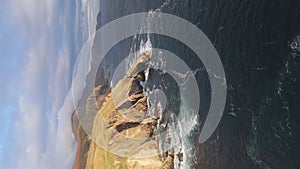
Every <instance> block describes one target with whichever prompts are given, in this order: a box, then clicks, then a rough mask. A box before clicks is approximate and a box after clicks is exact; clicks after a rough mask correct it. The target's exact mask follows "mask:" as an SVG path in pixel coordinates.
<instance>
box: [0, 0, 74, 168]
mask: <svg viewBox="0 0 300 169" xmlns="http://www.w3.org/2000/svg"><path fill="white" fill-rule="evenodd" d="M58 3H64V2H62V1H60V0H43V1H41V0H13V1H11V7H13V9H14V10H13V11H11V12H12V13H11V14H12V15H13V19H14V21H15V22H14V24H15V26H17V27H18V30H19V31H20V32H21V33H22V34H23V35H24V37H25V38H26V39H23V40H24V41H25V43H26V44H27V47H28V48H27V52H26V53H24V56H23V58H22V63H23V66H21V67H20V68H19V72H20V74H19V75H18V76H17V77H16V78H14V82H13V83H12V84H13V85H14V86H15V90H14V91H13V92H12V94H14V95H15V98H16V99H17V100H18V103H17V105H16V106H17V109H18V114H17V115H16V116H15V117H14V124H13V128H12V131H11V136H10V137H11V138H10V140H11V142H10V143H9V146H10V148H9V150H10V151H9V152H7V155H6V163H5V164H0V168H15V169H40V168H43V169H48V168H49V169H52V168H55V169H66V168H69V167H70V165H71V163H72V160H73V158H74V155H75V142H74V138H73V136H72V128H71V122H70V119H71V113H72V109H73V105H72V104H71V103H72V102H70V101H68V100H66V102H65V106H63V108H60V107H61V106H62V105H63V104H64V98H65V97H66V95H67V93H68V90H69V88H70V81H71V79H70V73H71V71H72V70H70V69H71V66H70V62H71V57H72V56H71V54H72V50H73V49H72V48H73V47H72V45H71V42H72V41H71V38H72V37H71V36H73V34H72V33H70V29H72V27H70V25H69V24H68V23H71V22H74V20H72V19H73V17H72V16H71V14H70V12H71V9H70V4H69V3H70V1H68V0H66V1H65V4H64V5H65V7H64V12H63V13H61V12H60V11H59V9H58V7H59V4H58ZM58 14H60V16H59V17H58V16H56V15H58ZM57 43H59V44H61V45H60V46H57ZM68 98H70V96H68ZM69 102H70V103H69Z"/></svg>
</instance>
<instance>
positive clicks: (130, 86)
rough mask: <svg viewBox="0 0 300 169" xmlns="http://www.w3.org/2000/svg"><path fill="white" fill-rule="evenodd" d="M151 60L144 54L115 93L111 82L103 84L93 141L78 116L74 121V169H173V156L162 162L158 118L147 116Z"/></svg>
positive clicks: (121, 81)
mask: <svg viewBox="0 0 300 169" xmlns="http://www.w3.org/2000/svg"><path fill="white" fill-rule="evenodd" d="M149 59H150V53H143V54H142V55H141V56H140V57H139V59H138V60H137V61H136V63H135V64H134V65H133V66H132V67H131V69H130V70H129V71H128V72H127V74H126V76H125V77H124V78H123V79H121V80H120V81H119V82H118V83H117V84H116V86H114V88H113V89H110V88H109V86H108V79H106V80H104V81H103V80H100V81H102V82H101V85H99V86H98V87H96V88H95V91H94V93H95V96H93V97H96V101H97V105H98V108H99V109H98V113H97V114H96V115H95V119H94V121H93V128H92V135H91V137H89V136H87V135H86V134H85V133H84V131H83V130H82V127H81V126H80V124H79V123H78V121H77V122H76V119H78V118H77V117H76V115H74V117H72V119H73V123H74V125H73V128H76V126H77V133H76V135H77V137H76V138H77V141H78V147H77V154H76V160H75V162H74V166H73V169H172V168H174V162H173V161H174V153H169V154H168V156H167V158H166V159H165V160H164V161H163V160H162V159H163V158H162V156H161V155H160V152H159V149H158V142H157V140H156V139H155V133H154V129H155V127H156V126H157V120H158V117H150V116H149V114H148V112H147V110H148V104H147V97H146V96H145V95H144V89H143V85H142V82H144V81H145V74H144V71H143V70H144V68H145V67H146V63H147V62H148V60H149ZM100 73H101V71H100ZM102 74H103V70H102ZM100 78H103V75H100ZM87 105H88V104H87Z"/></svg>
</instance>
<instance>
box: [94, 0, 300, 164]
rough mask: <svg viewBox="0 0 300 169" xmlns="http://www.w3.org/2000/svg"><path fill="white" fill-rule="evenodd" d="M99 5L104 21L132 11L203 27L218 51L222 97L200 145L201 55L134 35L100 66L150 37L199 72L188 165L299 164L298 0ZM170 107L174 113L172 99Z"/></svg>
mask: <svg viewBox="0 0 300 169" xmlns="http://www.w3.org/2000/svg"><path fill="white" fill-rule="evenodd" d="M100 8H101V24H102V25H105V24H107V23H109V22H111V21H113V20H114V19H117V18H119V17H122V16H124V15H129V14H133V13H137V12H149V11H152V12H164V13H169V14H173V15H176V16H179V17H182V18H184V19H186V20H188V21H189V22H191V23H193V24H194V25H196V26H197V27H198V28H199V29H201V30H202V31H203V32H204V33H205V34H206V36H207V37H208V38H209V39H210V41H211V42H212V43H213V45H214V47H215V48H216V50H217V52H218V53H219V56H220V58H221V61H222V63H223V66H224V69H225V73H226V79H227V86H228V87H227V101H226V107H225V111H224V115H223V118H222V120H221V123H220V124H219V127H218V128H217V130H216V131H215V133H214V135H213V136H212V137H211V138H210V139H209V140H208V141H207V142H205V143H204V144H200V143H199V142H198V139H197V138H198V136H199V132H200V130H201V127H202V125H203V122H204V121H205V118H206V116H207V112H208V109H209V106H210V97H211V89H210V83H209V80H208V75H207V71H206V70H205V68H204V66H203V64H202V62H201V60H199V59H198V58H197V57H196V56H195V54H194V53H193V52H192V51H191V49H189V48H188V47H187V46H186V45H184V44H182V43H181V42H179V41H178V40H175V39H172V38H170V37H165V36H159V35H153V34H151V35H148V36H147V35H139V36H137V37H135V38H134V37H131V38H128V39H125V40H123V41H122V42H120V43H119V44H118V45H116V47H114V48H113V49H111V50H110V52H109V53H108V54H107V56H105V61H104V62H103V64H102V66H105V67H109V68H110V69H111V70H112V72H113V71H114V69H115V68H116V67H117V65H118V64H119V63H120V61H121V60H123V59H124V58H125V57H127V56H128V54H129V53H130V51H132V50H138V49H139V47H140V43H141V41H142V40H143V41H147V39H149V40H150V41H151V44H152V47H155V48H161V49H166V50H169V51H172V52H173V53H174V54H176V55H177V56H180V58H181V59H182V60H184V61H185V62H186V64H187V65H188V66H189V67H190V68H191V69H192V70H195V71H196V70H200V71H197V73H195V78H196V80H197V83H198V85H199V90H200V94H201V105H200V110H199V119H198V120H199V121H198V126H197V127H196V128H195V129H194V130H193V132H191V133H190V137H189V138H188V140H189V141H190V142H191V143H190V144H188V145H189V146H191V148H192V149H193V151H189V152H186V153H187V154H186V155H187V156H189V158H190V159H189V160H187V163H189V164H185V165H186V168H199V167H201V168H208V169H214V168H216V169H247V168H249V169H253V168H266V169H267V168H270V169H298V168H300V155H299V154H300V133H299V132H300V117H299V116H300V115H299V113H300V65H299V64H300V22H299V21H300V1H295V0H281V1H279V0H166V1H162V0H151V1H150V0H119V1H117V0H115V1H111V0H101V2H100ZM165 78H167V77H165ZM169 86H170V85H169ZM166 90H167V93H168V92H169V93H175V94H170V96H169V95H168V96H169V97H173V98H176V97H178V96H177V95H176V87H175V88H170V87H169V88H168V89H166ZM169 101H173V103H174V102H176V99H175V100H174V99H173V100H172V99H170V100H169ZM176 103H178V102H176ZM173 105H175V104H173ZM169 108H170V109H172V108H173V110H174V111H175V110H176V106H175V108H174V106H172V104H170V105H169ZM187 117H188V115H187ZM188 153H191V154H188Z"/></svg>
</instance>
